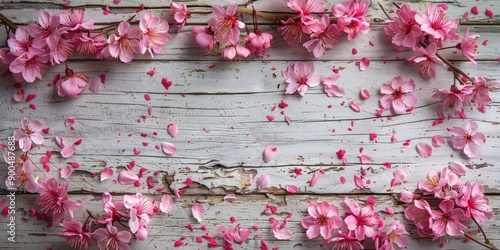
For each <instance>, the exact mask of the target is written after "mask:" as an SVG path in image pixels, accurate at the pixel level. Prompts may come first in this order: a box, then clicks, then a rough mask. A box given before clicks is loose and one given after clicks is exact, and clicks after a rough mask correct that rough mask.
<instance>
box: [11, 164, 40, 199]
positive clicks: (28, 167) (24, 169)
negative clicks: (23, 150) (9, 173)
mask: <svg viewBox="0 0 500 250" xmlns="http://www.w3.org/2000/svg"><path fill="white" fill-rule="evenodd" d="M34 170H35V165H34V164H33V162H31V160H29V159H26V160H25V161H24V163H23V164H22V166H21V167H20V168H19V167H17V168H15V170H14V172H15V174H14V178H15V180H16V181H15V183H14V182H11V181H10V180H9V179H7V180H6V184H7V185H6V186H7V187H9V188H14V189H15V188H17V189H19V190H24V191H28V192H30V193H34V192H35V191H36V189H37V187H38V181H37V179H36V178H35V177H34V176H33V171H34ZM10 184H14V185H10Z"/></svg>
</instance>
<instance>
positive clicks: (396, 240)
mask: <svg viewBox="0 0 500 250" xmlns="http://www.w3.org/2000/svg"><path fill="white" fill-rule="evenodd" d="M408 240H409V239H408V232H407V231H406V229H405V225H404V224H403V223H401V221H399V220H396V221H394V222H393V223H392V224H391V225H390V226H389V227H387V231H386V236H385V237H382V242H381V244H380V246H379V248H377V249H387V250H390V249H392V250H393V249H395V247H394V244H396V245H397V246H398V247H400V248H406V247H407V246H408ZM376 243H378V242H376Z"/></svg>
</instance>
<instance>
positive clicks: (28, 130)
mask: <svg viewBox="0 0 500 250" xmlns="http://www.w3.org/2000/svg"><path fill="white" fill-rule="evenodd" d="M44 126H45V125H44V124H43V122H41V121H39V120H36V119H34V120H31V121H30V120H29V119H28V118H26V117H23V118H21V127H20V128H18V129H16V130H15V131H14V140H15V141H18V142H19V148H20V149H21V150H22V151H24V152H27V151H28V150H30V149H31V146H32V145H33V144H35V145H41V144H42V143H43V136H42V134H40V132H41V131H42V129H43V128H44Z"/></svg>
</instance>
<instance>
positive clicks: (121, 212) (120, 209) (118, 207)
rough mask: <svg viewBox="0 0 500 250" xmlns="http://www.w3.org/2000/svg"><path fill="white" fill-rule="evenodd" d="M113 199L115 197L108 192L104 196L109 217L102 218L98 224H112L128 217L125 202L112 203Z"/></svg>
mask: <svg viewBox="0 0 500 250" xmlns="http://www.w3.org/2000/svg"><path fill="white" fill-rule="evenodd" d="M112 198H113V197H112V196H111V194H109V193H108V192H104V193H103V194H102V201H103V203H104V212H105V213H106V214H107V217H104V218H100V219H98V220H97V222H99V223H101V224H112V223H113V222H115V221H119V220H120V219H122V218H127V217H128V213H127V209H126V208H125V206H124V205H123V201H116V202H112Z"/></svg>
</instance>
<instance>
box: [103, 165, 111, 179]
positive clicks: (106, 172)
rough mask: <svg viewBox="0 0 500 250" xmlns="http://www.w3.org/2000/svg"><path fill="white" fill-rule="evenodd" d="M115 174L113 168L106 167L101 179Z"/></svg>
mask: <svg viewBox="0 0 500 250" xmlns="http://www.w3.org/2000/svg"><path fill="white" fill-rule="evenodd" d="M112 176H113V169H112V168H108V167H106V168H104V169H103V170H102V171H101V181H105V180H107V179H109V178H111V177H112Z"/></svg>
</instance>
